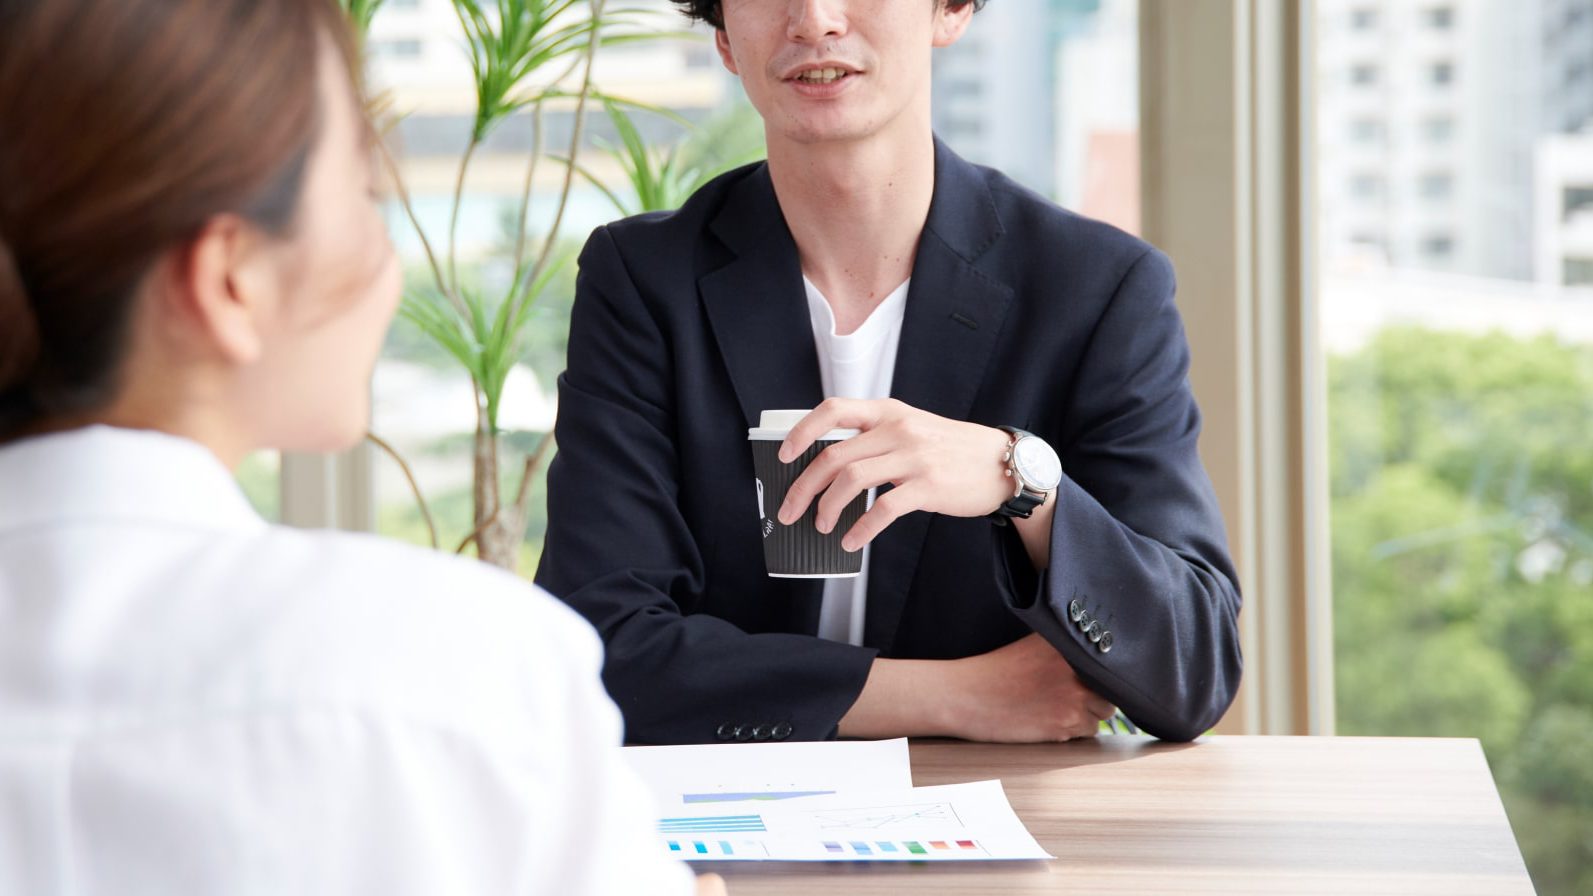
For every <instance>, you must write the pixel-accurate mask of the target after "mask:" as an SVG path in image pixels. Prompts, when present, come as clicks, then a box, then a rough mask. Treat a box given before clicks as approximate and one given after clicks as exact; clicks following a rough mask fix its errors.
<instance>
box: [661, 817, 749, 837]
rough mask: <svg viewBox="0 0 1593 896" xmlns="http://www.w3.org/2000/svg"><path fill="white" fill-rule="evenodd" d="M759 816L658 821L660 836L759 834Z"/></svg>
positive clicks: (665, 819)
mask: <svg viewBox="0 0 1593 896" xmlns="http://www.w3.org/2000/svg"><path fill="white" fill-rule="evenodd" d="M764 830H765V828H764V826H763V816H761V815H708V816H701V817H690V818H662V819H659V821H658V832H659V833H660V834H734V833H761V832H762V831H764Z"/></svg>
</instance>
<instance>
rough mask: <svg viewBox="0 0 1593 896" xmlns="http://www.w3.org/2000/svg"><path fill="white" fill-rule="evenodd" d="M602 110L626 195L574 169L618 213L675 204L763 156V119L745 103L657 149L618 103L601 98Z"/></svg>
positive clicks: (664, 208)
mask: <svg viewBox="0 0 1593 896" xmlns="http://www.w3.org/2000/svg"><path fill="white" fill-rule="evenodd" d="M603 108H604V110H605V111H606V112H607V113H608V117H609V121H610V122H612V123H613V125H614V132H615V133H617V134H618V135H619V138H620V143H619V145H618V146H614V145H605V148H606V149H607V150H608V154H609V157H610V158H612V159H613V160H614V162H615V163H616V164H617V165H618V166H619V168H620V170H622V171H624V172H625V178H626V180H627V181H628V183H629V186H630V196H624V195H621V194H620V193H616V192H615V191H614V190H613V189H611V188H610V187H609V186H608V185H607V184H605V183H603V181H602V180H601V179H599V178H598V177H596V176H595V175H593V174H592V172H591V171H589V170H587V168H586V167H585V166H582V165H576V169H577V170H578V171H580V173H581V176H582V177H584V178H586V180H587V182H589V183H590V184H592V186H594V187H596V188H597V189H598V190H600V191H601V192H602V193H603V195H604V196H606V197H608V201H609V202H610V203H612V204H613V205H614V208H615V210H617V211H618V212H619V213H620V214H621V215H637V214H641V213H643V212H656V211H668V210H670V209H676V208H679V207H680V206H681V205H684V204H685V202H686V200H687V199H688V198H690V197H691V194H693V193H695V192H697V190H699V189H700V188H701V187H702V186H703V185H704V184H706V183H708V182H709V181H710V180H713V179H714V178H715V177H718V176H719V175H721V174H723V173H724V172H726V171H729V170H730V169H732V168H737V167H740V166H742V165H746V164H749V163H751V162H756V161H758V160H759V159H761V158H763V157H764V155H765V149H764V141H763V119H762V118H760V117H759V116H758V113H757V110H755V109H753V108H752V106H751V105H750V104H748V103H739V104H736V105H733V106H730V107H727V108H726V109H724V110H723V111H721V112H720V113H719V114H717V115H715V116H713V117H712V118H709V119H708V120H707V121H705V122H703V123H702V125H700V126H699V127H697V128H694V129H692V130H690V131H688V132H687V133H686V134H685V135H684V136H682V137H681V139H679V140H677V141H675V142H674V143H671V144H669V145H667V146H661V147H659V146H649V145H648V144H647V142H646V141H645V140H644V139H643V138H642V135H641V132H640V131H639V130H637V128H636V125H635V123H634V122H632V121H631V118H630V115H629V114H627V113H626V112H625V111H624V110H623V109H622V108H620V105H619V104H618V103H616V102H614V101H613V100H610V99H604V100H603ZM561 161H564V162H565V163H566V164H569V162H568V160H565V159H561Z"/></svg>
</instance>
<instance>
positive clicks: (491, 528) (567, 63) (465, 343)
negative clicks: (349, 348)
mask: <svg viewBox="0 0 1593 896" xmlns="http://www.w3.org/2000/svg"><path fill="white" fill-rule="evenodd" d="M342 2H343V4H344V7H345V9H347V11H348V12H349V15H350V18H351V19H352V20H353V21H354V22H355V24H356V25H357V26H358V27H359V28H360V29H362V30H361V33H362V34H363V33H364V31H365V29H368V28H369V26H370V23H371V21H372V18H373V17H374V16H375V14H376V12H377V11H378V9H379V8H380V7H381V6H382V4H383V2H384V0H342ZM451 2H452V4H453V9H454V12H455V13H456V14H457V16H458V19H459V24H460V27H461V30H462V31H463V34H464V38H465V41H464V43H465V49H466V52H467V53H468V56H469V61H470V67H471V73H472V77H473V80H474V88H475V99H476V112H475V116H474V120H473V121H472V124H471V130H470V138H469V141H468V143H467V144H466V148H465V150H464V152H463V154H462V155H461V157H460V160H459V170H458V175H457V177H456V179H455V186H454V192H453V205H452V210H451V214H450V216H449V224H448V241H447V245H446V250H447V252H446V255H444V256H439V255H438V253H437V251H436V250H435V248H434V247H433V245H432V243H431V241H430V240H428V238H427V236H426V233H425V231H424V229H423V228H422V227H421V225H420V221H419V219H418V217H417V216H416V214H415V211H414V204H413V202H412V201H411V199H410V196H409V194H408V192H407V191H406V190H405V189H404V185H403V181H402V179H401V178H400V177H399V176H398V170H397V165H396V164H395V163H394V162H393V160H392V157H391V155H387V156H386V161H387V163H388V166H389V168H390V170H391V173H392V174H393V178H392V180H393V182H394V184H395V185H396V187H397V190H396V192H397V196H398V199H399V201H400V203H401V204H402V206H403V208H404V211H405V213H406V215H407V216H408V218H409V220H410V222H411V224H412V225H413V226H414V229H415V233H416V235H417V236H418V238H419V240H420V243H421V246H422V248H423V249H424V251H425V255H426V260H427V266H428V268H429V272H430V275H431V279H432V281H433V288H427V289H411V290H409V291H407V292H406V294H405V296H404V301H403V305H402V307H401V310H400V314H401V315H402V316H403V317H404V318H406V319H407V320H409V321H411V322H413V323H414V324H415V325H416V326H417V327H418V328H419V329H420V330H421V331H422V332H424V333H425V334H426V335H427V336H429V337H430V338H431V339H432V340H434V341H435V342H436V343H437V344H438V345H440V346H441V347H442V348H444V349H445V350H446V351H447V352H448V353H449V354H450V355H451V356H453V358H454V359H456V360H457V361H458V362H459V363H460V364H461V365H462V366H463V367H464V368H465V370H466V371H467V372H468V373H469V375H470V380H471V385H472V391H473V394H474V396H475V403H476V427H475V433H474V438H473V450H472V458H473V473H474V478H473V483H474V484H473V489H472V504H473V514H472V518H473V524H474V529H473V531H471V533H470V534H469V535H468V536H466V537H465V539H464V540H463V541H462V542H461V543H460V544H459V545H458V547H457V549H456V550H457V551H459V552H463V551H464V550H465V549H467V548H468V547H470V546H471V545H472V544H473V545H475V548H476V553H477V555H478V556H479V557H481V559H483V560H486V561H488V562H490V563H494V564H497V565H499V566H502V567H505V568H508V569H513V568H514V566H515V564H516V562H517V558H518V553H519V544H520V542H521V540H522V539H523V538H524V535H525V527H526V521H527V516H528V504H529V500H530V494H531V484H532V482H533V480H534V478H535V476H536V474H537V471H538V469H539V468H540V466H541V464H542V463H543V461H544V460H545V459H546V456H547V452H548V450H549V449H550V448H551V446H552V439H551V437H544V438H543V439H542V441H541V443H540V444H539V445H538V446H537V448H536V449H535V450H534V451H532V452H531V453H530V454H529V455H528V456H527V457H526V458H525V461H524V465H523V468H522V469H521V472H520V478H519V482H518V485H517V486H516V487H515V488H514V489H513V492H512V494H511V495H506V494H505V489H504V486H505V483H504V482H503V481H502V480H501V479H500V476H499V461H500V458H501V455H502V453H503V448H504V444H503V436H504V432H503V431H502V430H501V429H500V428H499V425H498V412H499V408H500V407H501V403H502V396H503V389H504V385H505V383H506V382H507V380H508V376H509V373H510V371H511V369H512V368H513V366H514V364H515V361H516V359H517V358H518V356H519V353H520V350H521V347H522V337H523V335H524V330H525V327H526V323H527V321H528V320H529V319H530V316H531V315H530V313H529V312H530V310H531V307H532V306H533V305H534V304H535V303H536V301H537V299H538V298H539V297H540V296H541V295H542V294H543V293H544V292H545V291H546V290H547V288H548V285H549V283H550V282H551V281H552V279H553V275H554V274H555V273H556V272H557V270H558V267H559V264H560V263H561V261H562V259H561V258H559V257H558V254H557V253H556V252H555V246H556V245H557V244H558V237H559V229H560V226H561V224H562V223H563V220H564V213H565V209H566V206H567V205H568V202H569V197H570V191H571V186H572V184H573V180H574V175H575V171H574V169H573V168H570V169H568V170H567V171H566V174H565V177H564V179H563V185H562V189H561V191H560V192H559V194H558V201H557V206H556V208H555V211H554V214H553V218H552V224H551V226H550V227H549V229H548V231H547V232H546V233H545V234H542V235H541V236H540V237H539V241H540V244H541V245H540V247H539V248H536V249H535V251H533V246H532V245H531V243H532V239H531V235H530V233H529V227H528V215H529V212H530V205H531V185H532V183H533V181H534V179H535V177H536V169H537V162H538V160H539V159H540V158H541V156H542V155H543V154H544V153H543V146H542V118H543V109H544V104H546V103H547V102H548V101H550V100H555V99H557V100H562V101H570V100H573V102H574V109H575V112H574V127H573V130H572V134H571V137H570V142H569V146H568V148H567V149H566V152H565V157H567V158H569V159H572V160H573V159H576V158H577V157H578V155H579V153H580V151H581V146H582V143H583V137H584V126H585V118H586V111H587V106H588V102H589V100H590V99H591V98H593V97H594V96H598V95H599V94H598V93H597V91H596V90H595V89H594V87H593V83H592V70H593V63H594V60H595V58H596V54H597V51H598V49H599V47H601V46H608V45H612V44H616V43H621V42H627V41H636V40H645V39H652V38H654V37H656V36H658V35H657V34H656V33H654V34H648V33H644V32H642V31H640V30H637V29H636V27H635V26H637V25H639V24H640V18H639V17H640V16H642V15H644V14H645V13H644V12H643V11H641V10H634V9H632V10H617V11H613V12H609V11H606V10H605V5H606V4H605V0H493V2H490V3H484V2H482V0H451ZM583 13H584V14H583ZM625 26H630V30H623V29H624V28H625ZM572 80H573V84H574V86H573V87H567V86H566V85H568V84H570V83H572ZM519 113H528V114H529V116H530V119H531V130H532V150H531V153H530V156H529V158H528V160H527V163H526V173H525V182H524V183H525V185H524V189H523V190H522V192H521V196H520V201H519V213H518V217H517V221H518V226H517V230H516V235H515V241H514V242H515V249H514V264H513V273H512V275H511V276H510V278H509V280H508V285H507V286H506V287H504V288H502V289H501V290H488V289H485V288H482V287H480V286H477V285H474V284H467V283H465V282H463V281H462V280H461V278H460V277H459V273H458V264H457V248H456V239H455V236H456V233H457V229H458V221H459V210H460V206H461V204H462V201H463V198H464V190H465V183H466V179H467V176H468V174H469V170H470V165H471V161H472V159H473V158H474V157H475V154H476V151H477V150H478V149H479V148H480V147H481V145H482V144H483V143H484V142H485V141H486V140H487V138H488V137H489V136H490V135H491V133H492V132H493V131H494V129H495V128H496V127H497V126H499V125H500V124H502V123H503V122H504V121H505V120H507V119H508V118H509V117H510V116H512V115H515V114H519ZM383 151H384V153H385V148H384V150H383ZM372 441H373V442H374V443H375V444H377V445H378V447H381V448H382V449H384V450H386V451H387V452H388V453H390V454H392V455H393V456H394V458H395V459H396V460H397V461H398V463H399V465H400V466H401V467H402V468H403V469H404V472H405V475H406V477H407V478H408V479H409V482H410V485H411V487H412V488H413V489H414V491H415V497H416V500H417V502H418V503H419V505H420V508H421V513H422V516H423V518H424V519H425V520H426V524H427V527H428V529H429V530H430V534H431V539H432V543H433V545H436V544H437V534H436V528H435V526H434V524H433V523H432V521H431V515H430V512H429V510H428V509H427V507H426V502H425V498H424V497H423V496H422V494H421V492H420V489H419V488H418V486H417V485H416V483H415V480H414V477H413V476H412V475H410V473H409V469H408V465H407V464H405V463H404V461H403V459H402V458H401V457H399V456H398V455H397V453H396V452H394V451H393V450H392V448H391V446H389V445H387V443H386V442H384V441H382V440H380V439H378V438H376V437H375V436H372Z"/></svg>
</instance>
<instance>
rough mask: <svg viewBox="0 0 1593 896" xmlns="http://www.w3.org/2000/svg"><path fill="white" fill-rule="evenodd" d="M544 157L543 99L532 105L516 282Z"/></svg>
mask: <svg viewBox="0 0 1593 896" xmlns="http://www.w3.org/2000/svg"><path fill="white" fill-rule="evenodd" d="M541 157H542V100H537V101H536V103H535V104H534V105H533V106H532V107H531V161H530V163H529V164H527V165H526V169H525V189H524V190H523V191H522V192H521V193H520V230H519V233H518V234H517V235H516V238H515V241H514V281H513V282H514V283H515V284H518V283H519V282H520V275H521V274H522V273H524V271H525V238H526V233H527V230H528V229H529V224H528V222H527V218H528V217H529V216H530V214H531V182H532V181H533V180H534V179H535V178H536V173H537V159H539V158H541Z"/></svg>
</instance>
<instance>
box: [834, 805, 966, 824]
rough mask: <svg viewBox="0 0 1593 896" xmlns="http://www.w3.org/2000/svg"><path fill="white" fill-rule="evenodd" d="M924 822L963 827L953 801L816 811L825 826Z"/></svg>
mask: <svg viewBox="0 0 1593 896" xmlns="http://www.w3.org/2000/svg"><path fill="white" fill-rule="evenodd" d="M924 822H936V823H939V824H942V825H944V824H951V825H954V826H956V827H962V819H960V818H958V817H957V810H956V809H955V808H953V807H952V805H951V804H950V803H924V804H922V805H917V806H866V807H862V808H857V809H830V810H826V811H824V812H815V813H813V824H814V826H815V827H818V828H820V829H822V830H836V829H841V828H846V829H851V830H870V831H884V830H890V829H892V828H896V827H904V826H908V827H910V826H915V825H922V824H923V823H924Z"/></svg>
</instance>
